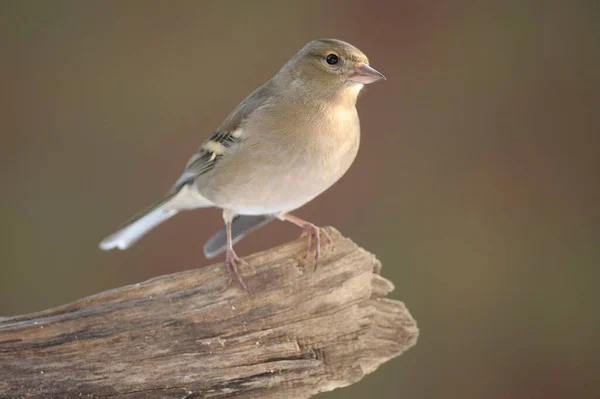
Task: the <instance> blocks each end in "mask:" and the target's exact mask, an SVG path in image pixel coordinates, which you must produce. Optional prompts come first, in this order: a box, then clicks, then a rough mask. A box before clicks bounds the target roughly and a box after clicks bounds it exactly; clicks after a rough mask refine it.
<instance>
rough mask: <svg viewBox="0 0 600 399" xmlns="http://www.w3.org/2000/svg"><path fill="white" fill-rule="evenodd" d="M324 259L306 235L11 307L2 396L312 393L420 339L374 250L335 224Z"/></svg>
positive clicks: (1, 358) (1, 367) (1, 364)
mask: <svg viewBox="0 0 600 399" xmlns="http://www.w3.org/2000/svg"><path fill="white" fill-rule="evenodd" d="M328 231H329V232H330V233H331V235H332V237H333V240H334V248H333V249H332V250H327V249H326V250H325V251H324V254H323V258H322V260H321V262H320V264H319V268H318V269H317V270H316V271H315V272H313V271H312V264H310V262H309V264H308V265H307V267H306V268H304V267H303V266H304V265H305V262H306V261H305V260H304V258H303V254H304V246H305V242H304V240H303V239H299V240H296V241H294V242H291V243H287V244H284V245H282V246H279V247H276V248H272V249H270V250H268V251H265V252H261V253H257V254H254V255H251V256H249V257H247V258H246V259H247V260H248V261H249V262H250V264H251V265H253V267H254V270H251V269H248V268H245V269H243V270H242V273H243V274H244V277H245V279H246V281H247V283H248V285H249V286H250V288H251V289H252V291H253V292H254V293H255V295H254V296H250V295H248V294H247V293H246V292H245V291H243V290H242V289H241V288H239V286H238V285H236V284H235V282H234V284H232V285H231V286H227V285H226V281H227V275H226V272H225V269H224V266H223V265H222V264H217V265H212V266H207V267H204V268H201V269H197V270H190V271H185V272H181V273H176V274H172V275H167V276H161V277H157V278H154V279H152V280H149V281H146V282H143V283H139V284H134V285H130V286H126V287H121V288H117V289H113V290H109V291H105V292H102V293H100V294H97V295H93V296H90V297H87V298H83V299H81V300H78V301H76V302H73V303H70V304H68V305H64V306H60V307H57V308H54V309H49V310H45V311H42V312H39V313H34V314H29V315H22V316H15V317H7V318H0V397H2V398H13V397H14V398H21V397H25V398H82V397H84V398H85V397H87V398H106V397H108V398H127V399H133V398H178V399H184V398H187V399H191V398H226V397H236V398H257V397H260V398H292V399H293V398H308V397H310V396H312V395H314V394H316V393H318V392H323V391H330V390H332V389H335V388H338V387H343V386H346V385H349V384H352V383H354V382H356V381H358V380H360V379H361V378H362V377H363V376H364V375H365V374H367V373H371V372H373V371H374V370H375V369H376V368H377V367H378V366H379V365H380V364H382V363H384V362H386V361H388V360H389V359H391V358H393V357H395V356H398V355H400V354H401V353H402V352H404V351H405V350H407V349H408V348H410V347H411V346H413V345H414V344H415V343H416V339H417V335H418V329H417V327H416V323H415V321H414V320H413V318H412V317H411V315H410V314H409V312H408V310H407V309H406V307H405V306H404V304H403V303H402V302H398V301H393V300H390V299H386V298H383V297H384V296H385V295H387V294H388V293H389V292H390V291H392V290H393V288H394V287H393V285H392V283H391V282H389V281H388V280H386V279H384V278H382V277H381V276H380V275H379V272H380V268H381V265H380V263H379V261H378V260H377V259H376V258H375V256H373V255H372V254H370V253H368V252H366V251H365V250H363V249H361V248H359V247H358V246H357V245H355V244H354V243H353V242H352V241H350V240H349V239H347V238H344V237H342V236H341V235H340V234H339V233H338V232H337V231H336V230H334V229H331V228H328Z"/></svg>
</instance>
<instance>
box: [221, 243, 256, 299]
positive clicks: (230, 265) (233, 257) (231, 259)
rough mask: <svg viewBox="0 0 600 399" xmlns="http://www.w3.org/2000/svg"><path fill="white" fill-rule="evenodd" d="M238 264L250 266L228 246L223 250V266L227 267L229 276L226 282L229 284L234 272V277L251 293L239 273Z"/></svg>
mask: <svg viewBox="0 0 600 399" xmlns="http://www.w3.org/2000/svg"><path fill="white" fill-rule="evenodd" d="M240 264H242V265H244V266H250V265H249V264H248V262H246V261H245V260H244V259H242V258H240V257H239V256H237V254H236V253H235V251H234V250H233V248H228V249H227V251H226V252H225V268H226V269H227V275H228V276H229V281H228V282H227V284H228V285H229V284H231V282H232V281H233V275H234V274H235V277H236V278H237V280H238V281H239V283H240V285H241V286H242V287H243V288H244V289H245V290H246V292H247V293H248V294H250V295H253V294H252V291H250V289H249V288H248V285H247V284H246V282H245V281H244V279H243V278H242V276H241V275H240V272H239V270H238V265H240Z"/></svg>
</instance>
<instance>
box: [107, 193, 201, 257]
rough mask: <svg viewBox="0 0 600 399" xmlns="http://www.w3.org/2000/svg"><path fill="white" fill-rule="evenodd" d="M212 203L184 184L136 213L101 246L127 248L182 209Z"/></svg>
mask: <svg viewBox="0 0 600 399" xmlns="http://www.w3.org/2000/svg"><path fill="white" fill-rule="evenodd" d="M210 205H211V204H210V203H209V202H208V201H207V200H205V199H204V198H202V197H201V196H200V195H199V194H198V193H197V192H195V191H193V189H192V188H191V187H190V186H187V185H186V186H183V187H182V188H181V189H180V190H179V191H176V192H172V193H170V194H169V195H167V196H166V197H165V198H163V199H162V200H160V201H158V202H156V203H154V204H152V205H151V206H150V207H148V208H146V209H145V210H143V211H142V212H140V213H138V214H137V215H135V216H134V217H133V218H131V219H130V220H129V221H128V222H127V223H125V225H124V226H123V227H121V228H120V229H119V230H118V231H117V232H115V233H113V234H111V235H109V236H108V237H106V238H105V239H104V240H102V241H101V242H100V248H101V249H103V250H105V251H107V250H109V249H113V248H119V249H127V248H129V247H130V246H132V245H133V244H134V243H135V242H136V241H137V240H139V239H140V238H142V237H143V236H144V235H146V233H148V232H149V231H150V230H152V229H153V228H155V227H156V226H158V225H159V224H161V223H162V222H164V221H166V220H168V219H170V218H172V217H173V216H175V215H176V214H177V213H178V212H179V211H180V210H184V209H193V208H199V207H203V206H210Z"/></svg>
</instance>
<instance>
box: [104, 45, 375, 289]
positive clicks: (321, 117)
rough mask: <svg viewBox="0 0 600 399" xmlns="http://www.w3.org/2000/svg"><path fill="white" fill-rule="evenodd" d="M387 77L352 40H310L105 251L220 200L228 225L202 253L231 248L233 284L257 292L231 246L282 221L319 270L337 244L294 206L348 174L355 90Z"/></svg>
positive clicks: (356, 126)
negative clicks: (296, 232) (294, 230)
mask: <svg viewBox="0 0 600 399" xmlns="http://www.w3.org/2000/svg"><path fill="white" fill-rule="evenodd" d="M382 79H385V76H384V75H383V74H381V73H380V72H379V71H377V70H376V69H375V68H373V67H371V66H370V64H369V59H368V58H367V56H366V55H365V54H364V53H363V52H362V51H360V50H359V49H358V48H356V47H355V46H353V45H351V44H349V43H347V42H344V41H341V40H337V39H318V40H313V41H311V42H309V43H307V44H306V45H304V46H303V47H302V48H301V49H300V51H298V52H297V53H296V54H295V55H294V56H293V57H292V58H291V59H290V60H289V61H288V62H286V63H285V64H284V65H283V67H281V69H280V70H279V71H278V72H277V73H276V74H275V75H274V76H273V77H272V78H271V79H269V80H268V81H267V82H266V83H265V84H263V85H262V86H260V87H259V88H257V89H256V90H255V91H254V92H252V93H251V94H250V95H249V96H248V97H246V98H245V99H244V100H243V101H242V102H241V103H240V104H239V105H238V106H237V107H236V108H235V109H234V110H233V111H232V112H231V114H229V116H227V118H225V120H224V121H223V123H221V125H220V126H219V127H217V129H216V130H215V131H214V132H212V134H210V135H209V137H208V138H207V139H206V140H205V141H204V142H203V143H202V144H201V145H200V147H199V148H198V150H197V151H196V152H195V153H194V154H193V155H192V157H191V158H190V159H189V161H188V163H187V164H186V166H185V168H184V171H183V173H182V174H181V176H180V177H179V179H177V181H176V182H175V184H174V185H173V186H172V187H171V189H170V190H169V191H168V192H167V194H166V195H165V196H164V197H163V198H162V199H161V200H159V201H157V202H156V203H154V204H153V205H151V206H150V207H149V208H147V209H145V210H144V211H142V212H140V213H139V214H137V215H136V216H134V217H133V218H132V219H130V220H129V221H128V222H126V223H125V225H123V227H121V228H120V229H119V230H118V231H117V232H115V233H113V234H111V235H110V236H108V237H106V238H105V239H104V240H102V241H101V242H100V248H101V249H103V250H110V249H113V248H118V249H121V250H124V249H127V248H129V247H130V246H131V245H132V244H134V243H135V242H136V241H137V240H139V239H140V238H141V237H142V236H144V235H145V234H146V233H148V232H149V231H150V230H152V229H153V228H154V227H156V226H158V225H159V224H161V223H163V222H164V221H166V220H168V219H170V218H172V217H173V216H175V215H176V214H178V213H180V212H182V211H185V210H191V209H197V208H209V207H215V208H220V209H221V210H222V215H223V221H224V227H223V228H222V229H221V230H220V231H219V232H218V233H217V234H216V235H215V236H213V237H212V238H211V239H210V240H209V241H208V242H207V243H206V244H205V246H204V254H205V256H206V257H207V258H212V257H214V256H216V255H218V254H220V253H222V252H223V251H224V252H225V267H226V270H227V274H228V278H229V279H228V283H229V284H230V283H231V282H232V279H233V275H235V277H236V279H237V280H238V282H239V283H240V285H241V286H242V287H243V288H244V289H245V290H246V291H248V292H249V293H251V291H250V290H249V288H248V285H247V284H246V282H245V281H244V279H243V278H242V276H241V274H240V271H239V267H238V266H241V265H248V263H247V262H246V261H245V260H244V259H243V258H241V257H239V256H238V255H237V254H236V252H235V250H234V244H235V243H237V242H238V241H239V240H241V239H242V238H243V237H244V236H245V235H246V234H248V233H249V232H251V231H253V230H256V229H258V228H259V227H262V226H264V225H265V224H267V223H269V222H271V221H273V220H277V219H279V220H282V221H288V222H291V223H293V224H295V225H297V226H299V227H300V228H302V230H303V234H304V235H306V237H307V238H306V240H307V244H306V254H307V255H309V254H310V253H312V251H314V260H315V268H316V265H317V264H318V261H319V258H320V256H321V247H322V242H323V239H324V240H325V241H327V243H328V244H330V245H332V241H331V237H330V236H329V234H328V233H327V231H326V230H324V229H323V228H321V227H318V226H316V225H315V224H313V223H311V222H308V221H305V220H303V219H300V218H299V217H297V216H295V215H293V214H292V213H291V212H292V211H294V210H296V209H298V208H300V207H302V206H303V205H305V204H306V203H308V202H310V201H312V200H313V199H314V198H316V197H317V196H319V195H320V194H321V193H323V192H324V191H325V190H327V189H328V188H329V187H331V186H332V185H333V184H334V183H335V182H337V181H338V180H339V179H340V178H341V177H342V176H343V175H344V174H345V173H346V172H347V171H348V169H349V168H350V165H351V164H352V163H353V161H354V159H355V158H356V155H357V152H358V148H359V144H360V123H359V118H358V113H357V110H356V102H357V99H358V95H359V93H360V91H361V89H362V88H363V87H364V85H366V84H370V83H373V82H376V81H379V80H382ZM322 238H323V239H322Z"/></svg>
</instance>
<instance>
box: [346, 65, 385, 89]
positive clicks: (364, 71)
mask: <svg viewBox="0 0 600 399" xmlns="http://www.w3.org/2000/svg"><path fill="white" fill-rule="evenodd" d="M381 79H383V80H385V76H383V74H382V73H381V72H379V71H378V70H376V69H375V68H371V67H370V66H369V65H368V64H361V65H360V66H359V67H358V68H356V70H355V71H354V73H353V74H352V75H351V76H350V80H351V81H353V82H356V83H361V84H364V85H368V84H369V83H373V82H377V81H378V80H381Z"/></svg>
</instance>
